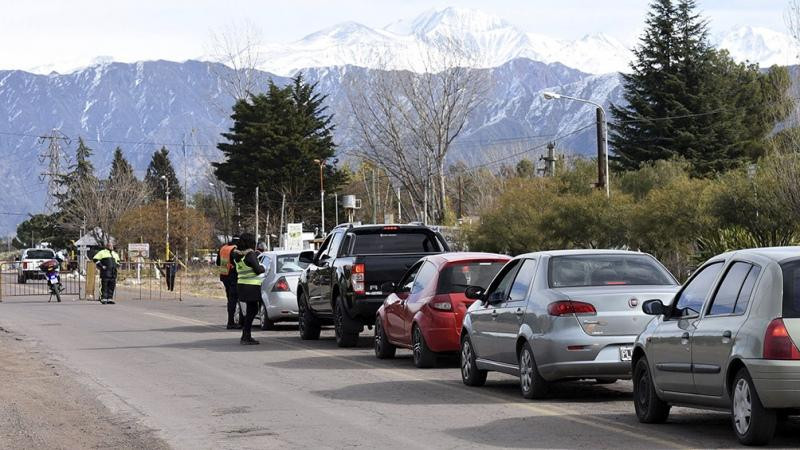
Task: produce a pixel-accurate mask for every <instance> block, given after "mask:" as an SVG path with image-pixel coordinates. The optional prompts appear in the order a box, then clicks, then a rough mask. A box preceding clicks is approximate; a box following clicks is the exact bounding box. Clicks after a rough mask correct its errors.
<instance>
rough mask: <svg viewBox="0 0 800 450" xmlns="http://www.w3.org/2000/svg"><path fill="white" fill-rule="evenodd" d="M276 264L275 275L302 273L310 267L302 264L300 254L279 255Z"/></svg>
mask: <svg viewBox="0 0 800 450" xmlns="http://www.w3.org/2000/svg"><path fill="white" fill-rule="evenodd" d="M276 260H277V264H275V273H292V272H302V271H303V269H305V268H306V267H308V263H303V262H300V254H299V253H293V254H289V255H278V256H277V258H276Z"/></svg>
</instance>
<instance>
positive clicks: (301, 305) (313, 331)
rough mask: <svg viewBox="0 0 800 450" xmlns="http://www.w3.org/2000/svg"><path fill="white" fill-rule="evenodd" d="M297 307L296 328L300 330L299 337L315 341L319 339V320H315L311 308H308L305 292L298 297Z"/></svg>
mask: <svg viewBox="0 0 800 450" xmlns="http://www.w3.org/2000/svg"><path fill="white" fill-rule="evenodd" d="M297 309H298V318H297V329H298V330H299V331H300V339H302V340H304V341H316V340H317V339H319V333H320V331H321V329H320V326H319V322H317V320H316V318H315V317H314V315H313V314H312V313H311V310H310V309H309V308H308V297H306V294H305V293H303V295H301V296H300V298H299V299H298V301H297Z"/></svg>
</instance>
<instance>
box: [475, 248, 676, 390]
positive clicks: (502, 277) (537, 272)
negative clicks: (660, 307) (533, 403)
mask: <svg viewBox="0 0 800 450" xmlns="http://www.w3.org/2000/svg"><path fill="white" fill-rule="evenodd" d="M677 290H678V283H677V282H676V281H675V278H674V277H673V276H672V275H671V274H670V273H669V271H667V269H666V268H664V266H663V265H661V263H659V262H658V260H656V259H655V258H654V257H652V256H650V255H648V254H644V253H638V252H629V251H616V250H564V251H549V252H538V253H529V254H525V255H520V256H517V257H516V258H514V259H513V260H511V261H510V262H509V263H508V264H506V265H505V267H503V269H502V270H501V271H500V272H499V273H498V274H497V276H496V277H495V279H494V280H493V281H492V283H491V284H490V285H489V287H488V288H487V289H486V291H485V292H483V291H482V290H481V289H480V288H477V287H470V288H469V289H467V296H468V297H470V298H475V299H478V300H480V301H476V302H475V303H473V304H472V306H471V307H470V308H469V310H468V311H467V315H466V316H465V318H464V323H463V331H462V333H461V375H462V379H463V381H464V383H465V384H467V385H470V386H480V385H482V384H483V383H485V381H486V374H487V371H498V372H505V373H508V374H511V375H516V376H519V378H520V387H521V390H522V395H523V396H524V397H525V398H540V397H542V396H544V395H545V394H546V393H547V390H548V385H549V384H550V383H551V382H553V381H557V380H566V379H595V380H597V381H598V382H600V383H607V382H613V381H615V380H617V379H619V378H630V376H631V363H630V361H631V357H632V352H633V343H634V341H635V339H636V336H637V335H638V334H639V333H640V332H641V331H642V330H643V329H644V328H645V326H646V325H647V323H648V322H649V321H650V320H651V318H650V317H649V316H647V315H646V314H645V313H644V312H643V311H642V306H641V303H642V301H643V300H646V299H652V298H660V299H663V300H665V301H667V300H669V299H671V298H672V296H673V295H674V294H675V292H676V291H677Z"/></svg>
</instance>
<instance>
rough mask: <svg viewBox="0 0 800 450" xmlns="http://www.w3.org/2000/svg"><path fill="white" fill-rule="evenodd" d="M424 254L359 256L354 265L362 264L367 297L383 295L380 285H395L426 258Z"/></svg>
mask: <svg viewBox="0 0 800 450" xmlns="http://www.w3.org/2000/svg"><path fill="white" fill-rule="evenodd" d="M427 255H428V254H425V253H413V254H408V253H404V254H396V255H361V256H359V257H358V258H357V259H356V262H355V263H356V264H364V290H365V291H366V294H367V295H383V291H382V290H381V285H382V284H383V283H386V282H393V283H396V282H398V281H399V280H400V278H402V277H403V275H404V274H405V273H406V271H407V270H408V269H409V268H411V266H413V265H414V263H415V262H417V261H419V260H420V258H423V257H424V256H427Z"/></svg>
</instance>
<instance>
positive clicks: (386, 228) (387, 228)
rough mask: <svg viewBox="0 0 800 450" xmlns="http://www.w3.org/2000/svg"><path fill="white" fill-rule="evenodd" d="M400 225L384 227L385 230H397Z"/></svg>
mask: <svg viewBox="0 0 800 450" xmlns="http://www.w3.org/2000/svg"><path fill="white" fill-rule="evenodd" d="M399 229H400V228H399V227H383V231H397V230H399Z"/></svg>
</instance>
